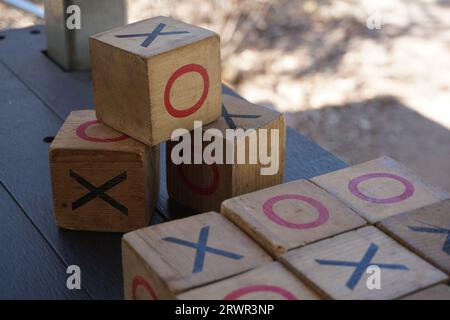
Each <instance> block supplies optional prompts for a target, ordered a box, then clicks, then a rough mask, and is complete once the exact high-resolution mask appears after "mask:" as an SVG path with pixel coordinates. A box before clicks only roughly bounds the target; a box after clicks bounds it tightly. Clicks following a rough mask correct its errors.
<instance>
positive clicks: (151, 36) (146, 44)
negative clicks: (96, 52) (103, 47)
mask: <svg viewBox="0 0 450 320" xmlns="http://www.w3.org/2000/svg"><path fill="white" fill-rule="evenodd" d="M166 26H167V25H166V24H165V23H160V24H158V25H157V26H156V28H155V29H154V30H153V31H152V32H150V33H137V34H122V35H120V34H119V35H115V37H116V38H138V37H145V40H144V42H142V44H141V47H144V48H148V47H149V46H150V45H151V44H152V42H153V41H154V40H155V39H156V38H157V37H158V36H168V35H171V34H184V33H189V31H167V32H162V31H163V29H164V28H165V27H166Z"/></svg>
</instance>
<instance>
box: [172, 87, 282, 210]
mask: <svg viewBox="0 0 450 320" xmlns="http://www.w3.org/2000/svg"><path fill="white" fill-rule="evenodd" d="M203 129H204V131H206V130H208V129H216V130H218V132H220V135H218V136H217V139H221V140H222V142H223V154H224V161H223V163H222V164H220V163H213V164H206V163H205V162H202V163H201V164H194V161H193V160H194V159H193V158H194V156H192V159H191V164H179V165H175V164H174V163H173V162H172V159H171V154H172V150H173V149H174V147H175V145H176V144H177V143H180V142H175V141H169V142H168V143H167V158H166V162H167V166H166V168H167V189H168V193H169V196H170V198H172V199H174V200H176V201H177V202H179V203H181V204H183V205H185V206H187V207H189V208H192V209H194V210H198V211H208V210H216V211H220V205H221V203H222V201H224V200H225V199H228V198H231V197H234V196H237V195H241V194H245V193H248V192H252V191H256V190H260V189H263V188H267V187H270V186H273V185H276V184H280V183H282V181H283V174H284V158H285V155H284V148H285V142H286V138H285V135H286V133H285V130H286V128H285V123H284V117H283V115H282V114H280V113H279V112H276V111H273V110H270V109H268V108H265V107H262V106H258V105H254V104H252V103H250V102H248V101H246V100H244V99H242V98H239V97H235V96H231V95H226V94H224V95H223V106H222V117H221V118H219V120H217V121H216V122H214V123H212V124H210V125H208V126H206V127H204V128H203ZM229 129H242V130H244V131H247V130H249V129H255V130H256V133H257V134H256V137H257V139H256V140H254V141H256V142H255V143H259V140H260V139H261V138H260V137H262V134H261V135H259V134H260V133H262V129H266V132H267V137H268V139H267V140H261V143H262V142H263V141H267V150H268V154H273V155H275V154H276V153H278V170H275V168H276V166H275V165H274V171H276V172H274V173H273V174H262V172H261V170H263V168H267V167H268V166H269V165H268V164H263V163H261V162H260V161H259V159H257V160H258V161H257V163H254V164H251V163H250V161H249V160H250V158H249V154H248V152H249V151H248V150H249V147H250V141H251V138H250V136H249V135H246V136H245V137H244V138H238V137H231V136H228V137H227V136H226V131H227V130H229ZM272 132H273V133H274V134H275V133H276V132H278V139H276V138H275V139H274V141H276V143H274V145H272V143H271V134H272ZM190 139H191V141H194V133H193V132H191V134H190ZM214 139H215V138H214ZM240 139H242V140H240ZM238 141H243V143H245V149H246V158H245V163H244V164H241V163H239V162H238V151H237V149H238V147H237V143H238ZM229 142H234V148H233V150H234V151H233V154H234V162H233V164H226V161H225V160H226V157H227V154H228V152H227V150H229V149H227V143H229ZM208 145H210V142H205V143H203V145H202V149H201V150H200V152H201V154H203V152H204V150H205V148H206V147H207V146H208ZM192 150H193V151H194V152H197V151H196V150H195V149H194V148H192ZM194 152H193V153H194ZM274 159H275V158H274ZM274 162H276V161H274Z"/></svg>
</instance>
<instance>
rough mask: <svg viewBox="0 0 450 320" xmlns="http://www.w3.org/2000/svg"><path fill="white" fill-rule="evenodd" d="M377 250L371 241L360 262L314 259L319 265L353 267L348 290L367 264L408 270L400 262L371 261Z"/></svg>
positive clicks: (360, 275)
mask: <svg viewBox="0 0 450 320" xmlns="http://www.w3.org/2000/svg"><path fill="white" fill-rule="evenodd" d="M377 251H378V246H377V245H376V244H375V243H371V244H370V246H369V249H367V251H366V253H365V254H364V256H363V258H362V259H361V261H360V262H353V261H341V260H321V259H316V262H318V263H319V264H321V265H328V266H340V267H354V268H355V271H353V274H352V275H351V277H350V279H348V281H347V283H346V286H347V288H349V289H350V290H353V289H354V288H355V287H356V285H357V284H358V282H359V280H360V279H361V277H362V275H363V273H364V271H365V270H366V269H367V267H369V266H378V267H379V268H380V269H394V270H409V269H408V267H406V266H405V265H402V264H388V263H377V262H372V259H373V258H374V257H375V255H376V253H377Z"/></svg>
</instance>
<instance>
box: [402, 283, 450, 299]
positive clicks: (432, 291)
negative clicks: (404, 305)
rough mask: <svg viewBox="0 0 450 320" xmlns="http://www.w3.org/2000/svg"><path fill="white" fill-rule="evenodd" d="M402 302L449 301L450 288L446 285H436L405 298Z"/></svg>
mask: <svg viewBox="0 0 450 320" xmlns="http://www.w3.org/2000/svg"><path fill="white" fill-rule="evenodd" d="M402 300H450V287H449V286H448V285H447V284H438V285H437V286H433V287H431V288H428V289H425V290H422V291H419V292H416V293H413V294H411V295H409V296H406V297H404V298H403V299H402Z"/></svg>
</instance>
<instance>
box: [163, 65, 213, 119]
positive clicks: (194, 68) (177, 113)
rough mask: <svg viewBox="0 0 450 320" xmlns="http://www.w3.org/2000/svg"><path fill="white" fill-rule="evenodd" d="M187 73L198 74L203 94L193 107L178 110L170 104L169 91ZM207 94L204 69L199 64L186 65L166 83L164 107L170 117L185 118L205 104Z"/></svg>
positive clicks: (206, 79) (207, 78) (206, 73)
mask: <svg viewBox="0 0 450 320" xmlns="http://www.w3.org/2000/svg"><path fill="white" fill-rule="evenodd" d="M189 72H197V73H198V74H200V76H201V77H202V79H203V92H202V95H201V97H200V99H199V100H198V101H197V102H196V103H195V104H194V105H192V106H190V107H189V108H187V109H183V110H178V109H176V108H175V107H174V106H173V105H172V102H170V91H171V90H172V86H173V84H174V83H175V81H176V80H177V79H178V78H179V77H181V76H182V75H183V74H185V73H189ZM208 92H209V76H208V72H207V71H206V69H205V68H203V67H202V66H201V65H199V64H187V65H185V66H183V67H181V68H179V69H178V70H176V71H175V72H174V73H173V74H172V75H171V76H170V78H169V80H168V81H167V84H166V88H165V89H164V105H165V106H166V109H167V112H169V114H170V115H171V116H172V117H175V118H185V117H187V116H189V115H191V114H193V113H195V112H196V111H197V110H198V109H200V108H201V106H202V105H203V104H204V103H205V101H206V98H207V97H208Z"/></svg>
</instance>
